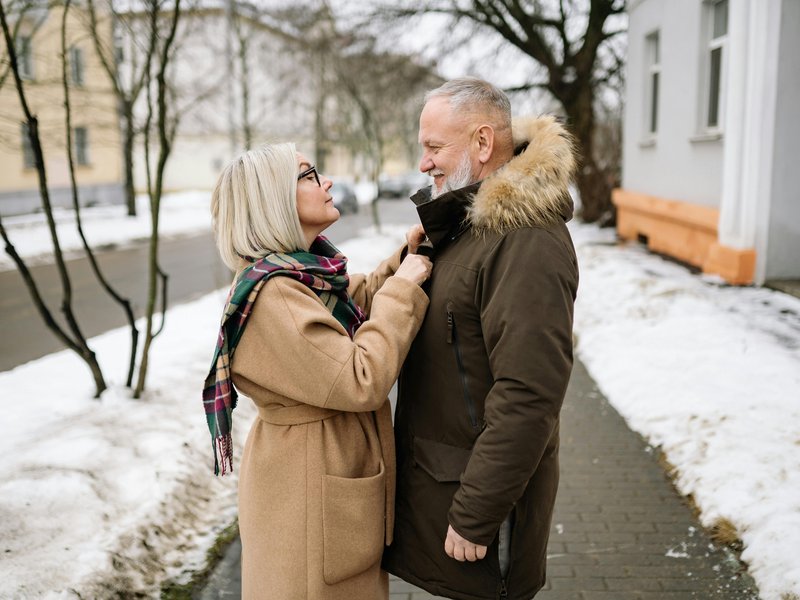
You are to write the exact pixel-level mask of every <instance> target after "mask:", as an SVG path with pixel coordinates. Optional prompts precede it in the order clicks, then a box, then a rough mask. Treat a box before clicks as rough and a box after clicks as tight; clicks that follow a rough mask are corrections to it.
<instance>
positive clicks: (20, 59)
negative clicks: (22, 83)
mask: <svg viewBox="0 0 800 600" xmlns="http://www.w3.org/2000/svg"><path fill="white" fill-rule="evenodd" d="M17 67H18V68H19V76H20V77H21V78H22V79H33V47H32V45H31V38H30V36H28V35H20V36H17Z"/></svg>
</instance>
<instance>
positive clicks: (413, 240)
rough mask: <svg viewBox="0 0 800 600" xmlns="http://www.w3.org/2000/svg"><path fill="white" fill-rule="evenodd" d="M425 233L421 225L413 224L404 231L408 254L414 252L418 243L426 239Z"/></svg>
mask: <svg viewBox="0 0 800 600" xmlns="http://www.w3.org/2000/svg"><path fill="white" fill-rule="evenodd" d="M427 237H428V236H427V235H425V229H423V227H422V225H414V226H413V227H411V229H409V230H408V233H406V242H408V253H409V254H416V253H417V249H418V248H419V245H420V244H421V243H422V242H424V241H425V240H426V239H427Z"/></svg>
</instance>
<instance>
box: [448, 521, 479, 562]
mask: <svg viewBox="0 0 800 600" xmlns="http://www.w3.org/2000/svg"><path fill="white" fill-rule="evenodd" d="M444 551H445V553H446V554H447V556H449V557H450V558H455V559H456V560H458V561H461V562H464V561H465V560H468V561H469V562H475V561H476V560H481V559H482V558H483V557H484V556H486V546H480V545H478V544H473V543H472V542H470V541H469V540H465V539H464V538H463V537H461V536H460V535H458V534H457V533H456V531H455V529H453V526H452V525H448V526H447V537H446V538H445V540H444Z"/></svg>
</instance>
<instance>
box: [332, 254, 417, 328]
mask: <svg viewBox="0 0 800 600" xmlns="http://www.w3.org/2000/svg"><path fill="white" fill-rule="evenodd" d="M407 249H408V245H407V244H403V245H402V246H400V248H398V249H397V250H396V251H395V252H394V254H392V255H391V256H390V257H389V258H387V259H386V260H384V261H383V262H382V263H381V264H379V265H378V268H377V269H375V270H374V271H373V272H372V273H368V274H364V273H355V274H353V275H351V276H350V286H349V287H348V288H347V292H348V293H349V294H350V297H351V298H352V299H353V300H354V301H355V303H356V304H358V305H359V306H360V307H361V310H363V311H364V314H366V315H369V314H370V309H371V308H372V298H373V296H374V295H375V292H377V291H378V290H379V289H381V286H382V285H383V282H384V281H386V280H387V279H388V278H389V277H391V276H392V275H394V274H395V272H396V271H397V269H399V268H400V263H401V262H402V260H403V258H405V255H406V251H407Z"/></svg>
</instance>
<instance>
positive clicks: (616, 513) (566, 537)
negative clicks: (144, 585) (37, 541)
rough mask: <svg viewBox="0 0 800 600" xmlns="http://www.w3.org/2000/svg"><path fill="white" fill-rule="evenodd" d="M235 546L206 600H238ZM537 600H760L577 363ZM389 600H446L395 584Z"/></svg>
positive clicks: (563, 426)
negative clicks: (542, 584) (543, 582)
mask: <svg viewBox="0 0 800 600" xmlns="http://www.w3.org/2000/svg"><path fill="white" fill-rule="evenodd" d="M239 552H240V547H239V546H238V540H237V543H236V544H234V545H233V546H232V547H231V549H230V550H229V552H228V553H227V555H226V558H225V560H224V561H223V563H222V564H221V565H220V566H219V567H218V569H217V570H216V571H215V573H214V575H213V576H212V579H211V581H210V582H209V585H208V586H207V587H206V589H205V590H203V591H202V592H201V594H200V595H197V596H195V597H196V598H201V599H203V600H207V599H208V600H210V599H212V598H238V597H239V596H240V590H241V587H240V581H239V568H240V567H239ZM548 557H549V558H548V569H547V571H548V581H547V584H546V586H545V588H544V590H542V591H541V592H540V593H539V594H537V595H536V600H757V599H758V593H757V591H756V587H755V585H754V584H753V581H752V579H751V578H750V576H749V575H748V574H747V573H746V571H745V570H744V568H743V567H742V565H741V564H740V563H739V561H738V558H737V557H736V556H735V554H734V553H732V552H731V551H729V550H727V549H726V548H722V547H720V546H719V545H716V544H714V543H713V542H712V541H711V540H710V539H709V537H708V535H707V534H706V533H705V531H704V530H703V529H702V528H701V527H700V525H699V523H698V522H697V519H696V518H695V517H694V515H693V513H692V510H691V508H690V507H689V506H688V505H687V504H686V502H685V501H684V500H683V499H682V498H681V497H680V496H679V495H678V493H677V492H676V491H675V489H674V488H673V486H672V484H671V483H670V481H669V479H668V478H667V476H666V475H665V473H664V469H663V467H662V466H661V464H660V463H659V460H658V453H657V451H655V450H653V449H652V448H650V447H649V446H648V445H647V443H646V442H645V441H644V440H643V439H642V437H641V436H639V435H638V434H636V433H633V432H632V431H631V430H630V429H629V428H628V426H627V425H626V424H625V422H624V420H623V419H622V418H621V417H620V416H619V414H618V413H617V412H616V411H615V410H614V409H613V408H612V407H611V406H610V405H609V403H608V401H607V400H606V399H605V398H604V397H603V395H602V394H601V393H600V392H599V391H598V389H597V386H596V385H595V383H594V381H592V379H591V377H590V376H589V374H588V373H587V372H586V369H585V367H584V366H583V364H581V363H580V362H577V361H576V363H575V368H574V370H573V374H572V379H571V381H570V386H569V389H568V391H567V398H566V400H565V402H564V408H563V409H562V424H561V484H560V486H559V492H558V499H557V502H556V510H555V515H554V518H553V527H552V531H551V534H550V544H549V546H548ZM389 592H390V596H391V600H431V599H433V598H438V597H437V596H432V595H430V594H428V593H427V592H424V591H422V590H420V589H419V588H417V587H414V586H413V585H411V584H409V583H406V582H405V581H402V580H400V579H397V578H396V577H392V579H391V582H390V587H389Z"/></svg>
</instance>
